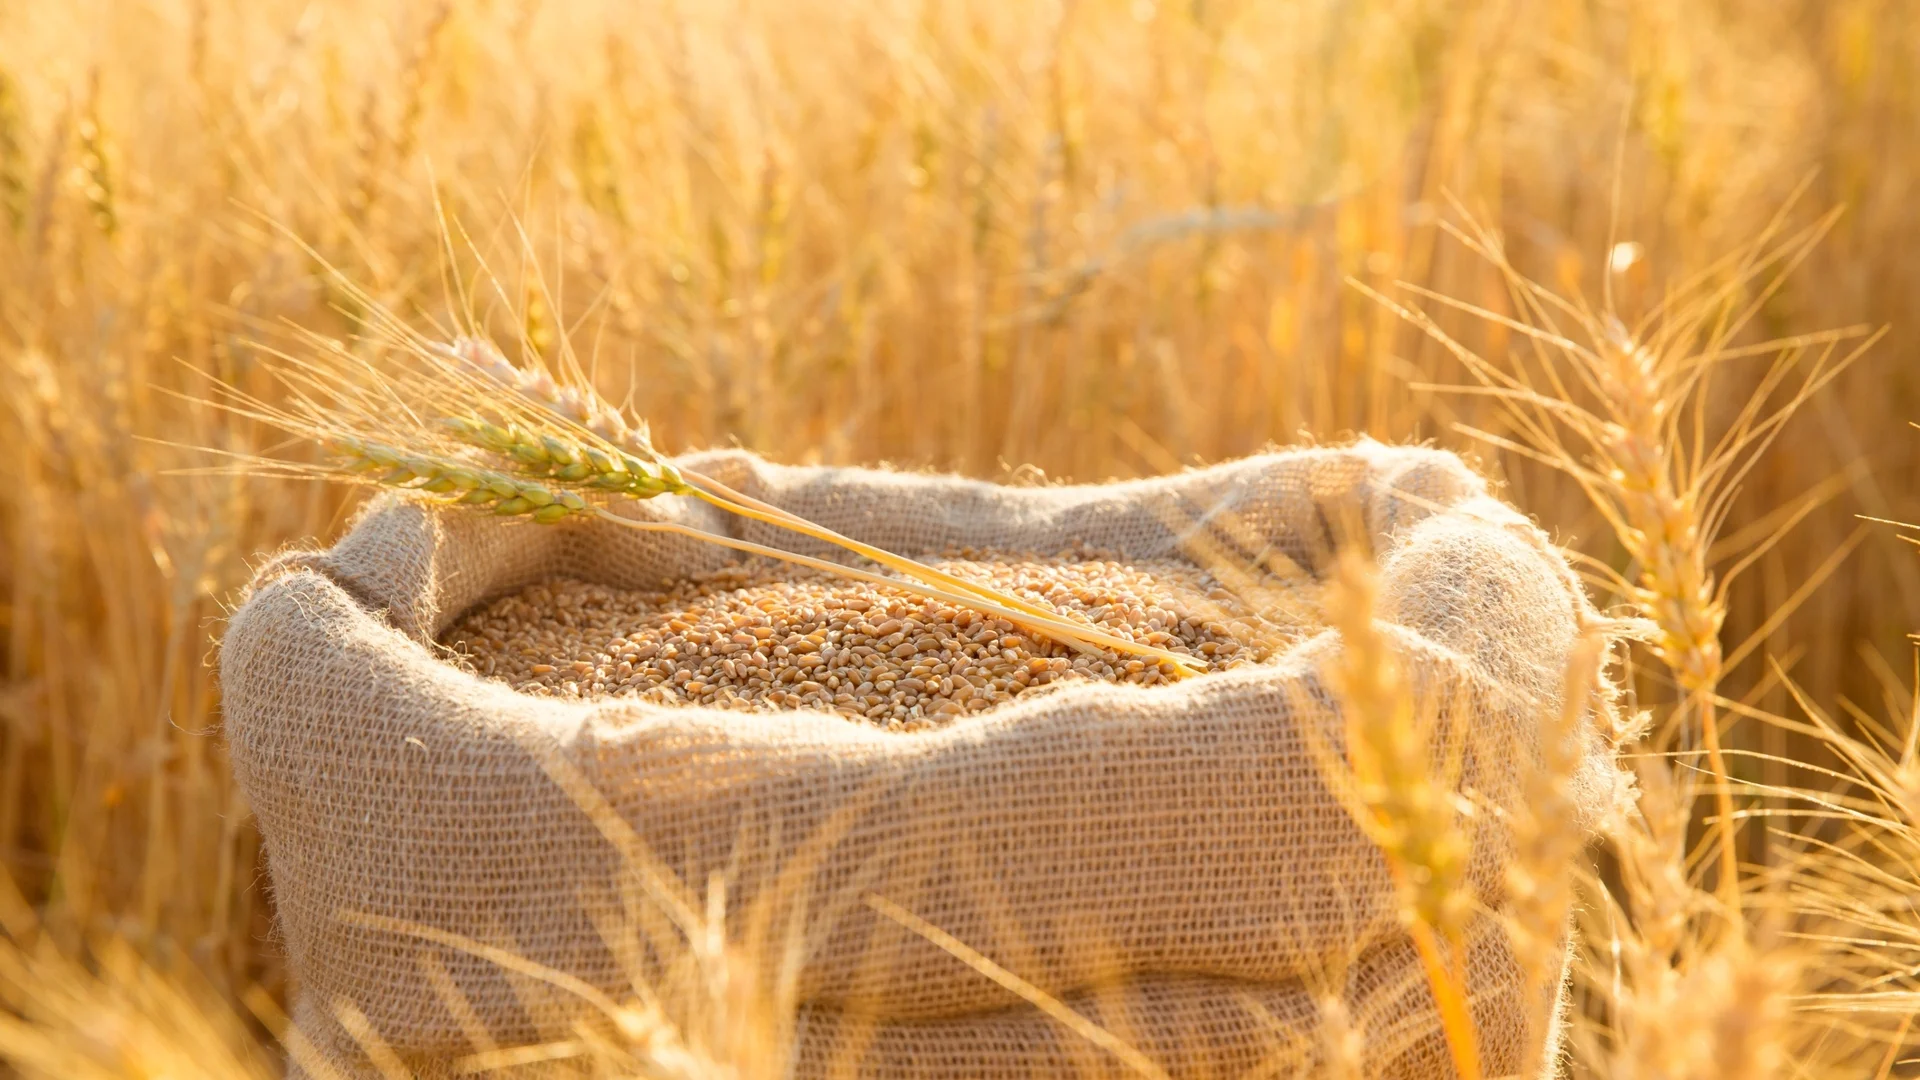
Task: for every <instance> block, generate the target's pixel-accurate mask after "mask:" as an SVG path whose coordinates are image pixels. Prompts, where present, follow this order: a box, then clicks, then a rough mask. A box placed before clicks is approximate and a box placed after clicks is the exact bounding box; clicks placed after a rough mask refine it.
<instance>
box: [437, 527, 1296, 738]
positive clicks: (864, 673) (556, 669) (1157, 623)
mask: <svg viewBox="0 0 1920 1080" xmlns="http://www.w3.org/2000/svg"><path fill="white" fill-rule="evenodd" d="M926 561H929V562H933V563H934V564H935V565H938V566H939V567H940V568H941V569H943V570H946V571H947V572H948V573H951V574H955V575H957V576H960V577H963V578H966V579H968V580H970V581H977V582H980V583H982V584H985V585H990V586H992V587H994V588H998V589H1003V590H1006V591H1009V592H1012V593H1014V594H1015V595H1018V596H1020V597H1022V598H1023V599H1026V600H1030V601H1034V602H1037V603H1041V604H1045V605H1047V606H1049V607H1052V608H1053V609H1054V610H1057V611H1059V612H1061V613H1062V614H1066V615H1069V616H1074V617H1078V618H1080V619H1084V620H1086V621H1087V622H1090V623H1092V624H1095V625H1098V626H1100V627H1102V628H1104V629H1106V630H1109V631H1111V632H1113V633H1115V634H1117V635H1120V636H1122V637H1125V638H1128V639H1130V640H1133V641H1139V642H1143V643H1146V644H1151V645H1158V646H1160V647H1163V648H1165V649H1168V650H1170V651H1172V652H1176V653H1181V654H1184V655H1189V656H1193V657H1195V658H1196V659H1198V660H1199V661H1200V662H1201V663H1202V664H1203V665H1204V666H1205V667H1206V669H1207V670H1209V671H1220V670H1229V669H1232V668H1236V667H1242V666H1245V665H1248V664H1257V663H1260V662H1262V661H1265V660H1266V659H1268V658H1269V657H1270V656H1272V655H1273V654H1274V653H1275V652H1276V651H1278V650H1279V649H1282V648H1284V647H1285V646H1286V645H1288V644H1290V643H1291V642H1293V641H1296V640H1298V639H1299V637H1300V636H1301V635H1302V634H1303V633H1304V632H1305V631H1306V629H1307V628H1309V627H1310V626H1312V625H1313V622H1314V616H1313V605H1312V597H1311V589H1310V587H1309V586H1308V585H1306V584H1304V583H1302V584H1299V585H1296V586H1294V587H1292V588H1282V589H1262V591H1261V593H1260V602H1259V604H1257V605H1255V604H1249V603H1248V602H1246V601H1245V600H1243V599H1242V598H1241V597H1239V596H1238V595H1236V594H1235V593H1234V592H1232V591H1230V590H1228V589H1226V588H1224V587H1223V586H1222V584H1221V583H1220V582H1219V581H1218V580H1216V579H1215V577H1214V576H1213V575H1212V574H1211V573H1209V572H1208V571H1206V570H1203V569H1201V568H1200V567H1197V566H1195V565H1193V564H1191V563H1187V562H1182V561H1178V560H1155V561H1144V562H1132V563H1129V562H1123V561H1120V560H1118V559H1114V558H1110V557H1104V556H1102V555H1101V554H1099V553H1093V552H1086V551H1067V552H1061V553H1058V554H1056V555H1052V556H1033V555H1015V554H1008V553H1000V552H976V551H958V552H949V553H946V554H945V555H944V556H942V557H938V558H929V559H927V560H926ZM1256 606H1257V607H1258V609H1259V610H1257V611H1256V610H1255V608H1256ZM442 643H443V644H444V645H446V646H447V647H448V648H449V649H450V650H451V656H452V658H453V659H454V660H455V662H457V663H460V664H462V665H464V666H466V667H468V668H469V669H470V670H472V671H474V672H475V673H477V674H480V675H483V676H485V677H488V678H493V679H498V680H501V681H504V682H506V683H507V684H508V685H510V686H512V687H513V688H514V689H516V690H519V691H522V692H524V693H529V694H535V695H543V696H547V695H550V696H559V697H574V698H599V697H608V696H614V697H635V698H639V699H642V700H647V701H652V702H658V703H667V704H698V705H707V706H716V707H720V708H731V709H770V708H771V709H780V708H786V709H793V708H813V709H830V710H833V711H835V712H838V713H840V714H841V715H843V716H846V717H848V718H850V719H860V720H865V721H868V722H871V723H875V724H879V725H881V726H883V727H887V728H896V729H901V730H916V729H918V728H921V727H925V726H927V725H930V724H933V723H937V722H939V721H941V720H944V719H949V718H952V717H956V716H960V715H964V714H966V713H969V712H978V711H981V710H983V709H988V708H991V707H993V706H995V705H998V704H1001V703H1003V702H1006V701H1011V700H1012V699H1013V698H1015V697H1018V696H1019V695H1021V694H1023V693H1027V692H1030V691H1034V690H1038V689H1040V688H1043V687H1048V686H1057V685H1060V684H1063V683H1070V682H1074V681H1081V680H1099V681H1105V682H1128V683H1134V684H1136V685H1141V686H1153V685H1156V684H1160V683H1163V682H1165V681H1167V680H1168V673H1167V672H1166V671H1165V670H1164V669H1163V667H1162V666H1161V665H1156V664H1154V663H1152V662H1151V661H1148V660H1142V659H1139V658H1136V657H1130V656H1121V655H1119V654H1117V653H1115V652H1111V651H1103V652H1099V653H1092V654H1088V653H1082V652H1076V651H1074V650H1072V649H1070V648H1068V647H1066V646H1064V645H1061V644H1059V643H1057V642H1054V641H1052V640H1049V639H1046V638H1043V637H1039V636H1037V635H1035V634H1033V633H1031V632H1029V631H1025V630H1022V629H1021V628H1019V627H1017V626H1015V625H1014V624H1013V623H1011V622H1008V621H1007V620H1005V619H999V618H992V617H989V616H986V615H983V614H980V613H977V612H974V611H970V610H967V609H965V608H955V607H953V606H951V605H948V604H945V603H942V602H940V601H933V600H925V599H922V598H920V597H917V596H914V595H912V594H910V593H907V592H905V591H902V590H896V589H889V588H886V587H884V586H875V585H871V584H868V583H865V582H860V581H853V580H849V579H845V578H841V577H838V576H835V575H831V574H826V573H822V572H818V571H810V570H803V569H799V568H795V567H791V566H786V565H782V564H775V563H765V562H756V563H747V564H733V565H730V566H727V567H724V568H722V569H719V570H716V571H712V572H710V573H705V574H701V575H698V576H696V577H693V578H689V579H686V580H681V581H673V582H664V583H662V586H661V588H659V589H657V590H654V591H639V590H623V589H615V588H610V587H607V586H604V585H598V584H593V583H590V582H584V581H577V580H556V581H550V582H545V583H542V584H538V585H535V586H533V587H531V588H528V589H525V590H523V591H521V592H518V593H514V594H511V595H508V596H505V597H502V598H500V599H498V600H496V601H494V602H493V603H491V604H488V605H486V606H484V607H482V608H479V609H477V610H475V611H472V612H470V613H468V614H467V615H465V616H464V617H462V618H461V619H460V620H459V621H458V622H456V623H455V624H454V625H453V626H452V627H451V628H450V629H449V630H448V631H447V632H446V634H444V635H443V637H442Z"/></svg>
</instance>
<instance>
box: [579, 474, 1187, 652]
mask: <svg viewBox="0 0 1920 1080" xmlns="http://www.w3.org/2000/svg"><path fill="white" fill-rule="evenodd" d="M594 512H595V514H597V515H598V516H599V517H601V518H604V519H605V520H607V521H610V522H613V523H614V524H616V525H619V526H621V527H622V528H627V529H638V530H640V531H642V532H663V533H673V534H676V535H679V536H690V537H693V538H694V539H696V540H702V541H705V542H707V543H710V544H718V545H720V546H721V547H728V548H732V549H734V550H735V551H744V552H747V553H749V554H753V555H764V556H766V557H767V558H770V559H779V560H781V561H783V562H790V563H794V564H795V565H798V566H805V567H808V568H810V569H814V570H824V571H826V572H827V573H830V574H839V575H841V576H843V577H850V578H853V579H855V580H857V581H865V582H868V583H870V584H874V585H883V586H886V587H887V588H892V589H899V590H901V591H903V592H909V593H912V594H913V595H915V596H919V597H924V598H927V599H932V600H940V601H944V602H945V603H949V604H953V605H955V606H957V607H964V608H970V609H972V610H974V611H978V612H982V613H983V614H987V615H993V616H997V617H999V618H1002V619H1005V620H1007V621H1008V622H1011V623H1013V624H1015V625H1017V626H1022V627H1025V628H1026V629H1028V630H1031V631H1034V632H1036V633H1039V634H1043V635H1045V636H1047V637H1050V638H1053V639H1055V640H1057V641H1059V642H1061V643H1062V644H1064V645H1067V646H1069V647H1071V648H1074V649H1078V650H1079V651H1080V652H1083V653H1089V654H1094V655H1097V654H1098V653H1099V651H1100V650H1099V649H1096V648H1094V645H1095V644H1097V645H1101V646H1104V647H1106V648H1109V649H1113V650H1114V651H1116V652H1118V651H1121V650H1122V649H1124V650H1125V651H1126V652H1130V653H1135V654H1142V655H1146V656H1149V657H1151V658H1152V659H1155V660H1158V661H1160V662H1162V663H1166V664H1172V665H1175V666H1177V667H1178V668H1180V669H1181V670H1191V668H1192V666H1193V664H1194V661H1193V658H1192V657H1187V656H1182V655H1180V654H1179V653H1176V652H1169V651H1167V650H1165V649H1155V648H1152V647H1151V646H1144V645H1141V644H1139V643H1138V642H1132V641H1128V640H1126V639H1125V638H1121V637H1115V636H1114V635H1112V634H1109V633H1106V632H1104V631H1100V630H1093V629H1090V628H1088V627H1084V626H1080V625H1078V624H1075V623H1069V622H1065V621H1063V620H1061V619H1059V618H1049V617H1044V616H1038V615H1033V614H1029V613H1027V612H1024V611H1015V610H1013V609H1011V608H1008V607H1004V606H1002V605H1000V604H997V603H994V602H992V601H989V600H985V599H982V598H980V597H978V596H961V595H958V594H955V593H952V592H948V591H946V590H944V589H936V588H933V587H931V586H928V585H923V584H920V583H918V582H914V581H906V580H902V579H900V578H892V577H887V576H885V575H884V574H875V573H872V572H871V571H867V570H861V569H859V568H857V567H852V566H846V565H843V564H841V563H836V562H829V561H828V560H826V559H816V558H814V557H813V556H811V555H801V554H799V553H797V552H792V551H782V550H781V549H779V548H776V547H768V546H767V545H765V544H756V543H754V542H753V541H751V540H736V539H734V538H733V537H731V536H723V535H721V534H719V533H711V532H708V531H706V530H705V529H696V528H694V527H693V526H691V525H682V524H680V523H679V522H677V521H637V520H635V519H633V518H624V517H621V516H620V515H618V514H615V513H613V512H612V511H610V510H605V509H596V510H595V511H594ZM1090 643H1091V644H1090Z"/></svg>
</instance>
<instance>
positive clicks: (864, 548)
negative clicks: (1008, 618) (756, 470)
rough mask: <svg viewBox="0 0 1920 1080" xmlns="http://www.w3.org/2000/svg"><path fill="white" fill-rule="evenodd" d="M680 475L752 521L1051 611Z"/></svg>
mask: <svg viewBox="0 0 1920 1080" xmlns="http://www.w3.org/2000/svg"><path fill="white" fill-rule="evenodd" d="M682 475H684V476H685V477H686V478H687V479H689V480H692V481H693V482H694V483H695V484H698V485H701V486H702V487H704V488H706V489H707V490H700V489H698V488H696V489H695V491H694V494H695V495H697V496H699V497H700V498H701V499H704V500H705V501H707V502H709V503H712V504H713V505H714V506H718V507H720V508H721V509H723V510H726V511H728V512H730V513H735V514H739V515H740V516H742V517H748V518H752V519H753V520H755V521H761V522H765V523H766V524H769V525H777V526H779V527H781V528H786V529H791V530H793V531H794V532H797V533H801V534H803V535H805V536H811V537H813V538H814V539H815V540H821V541H824V542H826V543H829V544H833V545H836V546H838V547H843V548H846V549H847V550H848V551H851V552H853V553H854V554H856V555H864V556H866V557H867V558H869V559H872V560H873V561H874V562H877V563H881V564H882V565H885V566H891V567H893V568H894V569H896V570H899V571H900V572H902V573H909V574H913V575H914V576H915V577H919V578H921V579H922V580H932V581H938V582H940V583H941V584H943V585H945V586H947V587H948V588H951V589H954V590H956V591H959V592H965V593H976V594H978V595H980V596H982V597H984V598H986V599H988V600H993V601H995V602H996V603H1000V604H1004V605H1005V606H1007V607H1011V608H1015V609H1017V610H1020V611H1026V612H1029V613H1032V614H1035V615H1041V616H1046V615H1049V614H1050V613H1049V612H1048V611H1047V609H1045V608H1043V607H1040V606H1038V605H1035V604H1030V603H1027V602H1026V601H1025V600H1022V599H1020V598H1019V597H1016V596H1004V595H1002V594H1000V593H997V592H995V591H994V590H992V589H988V588H985V587H983V586H981V585H980V584H979V583H978V582H972V581H968V580H966V579H965V578H962V577H958V576H956V575H953V574H949V573H947V572H946V571H945V570H941V569H939V568H938V567H933V566H928V565H927V564H925V563H923V562H920V561H918V560H915V559H910V558H907V557H906V556H904V555H896V554H894V553H893V552H891V551H888V550H886V549H885V548H878V547H874V546H873V545H872V544H868V543H865V542H864V541H860V540H855V539H854V538H852V537H850V536H847V535H845V534H844V533H838V532H835V531H833V530H832V529H829V528H827V527H826V526H824V525H816V524H815V523H813V522H811V521H808V520H807V519H806V518H803V517H801V516H799V515H798V514H795V513H793V512H791V511H788V510H783V509H781V508H780V507H778V506H774V505H773V504H772V503H767V502H762V501H761V500H759V499H756V498H754V497H753V496H751V495H747V494H744V493H742V492H739V491H735V490H734V489H733V488H730V487H728V486H727V485H725V484H723V483H721V482H720V481H718V480H715V479H713V478H712V477H710V476H703V475H701V474H699V473H694V472H687V473H683V474H682Z"/></svg>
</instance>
